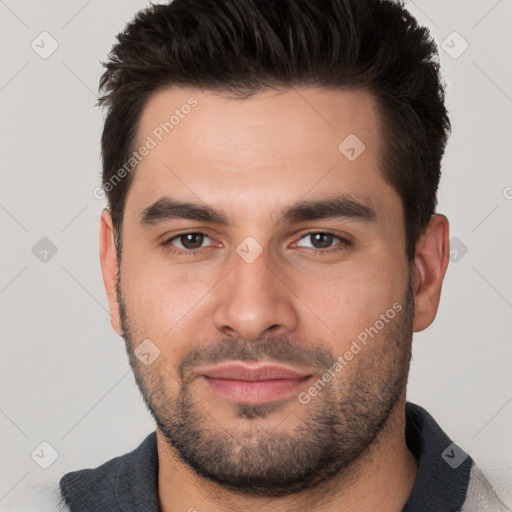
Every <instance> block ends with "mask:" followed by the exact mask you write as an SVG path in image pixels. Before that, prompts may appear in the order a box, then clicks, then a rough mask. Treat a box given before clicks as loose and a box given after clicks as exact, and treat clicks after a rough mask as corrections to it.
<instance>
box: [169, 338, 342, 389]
mask: <svg viewBox="0 0 512 512" xmlns="http://www.w3.org/2000/svg"><path fill="white" fill-rule="evenodd" d="M225 361H252V362H260V361H269V362H278V363H285V364H288V365H294V366H298V367H307V368H311V367H313V368H315V369H318V370H320V371H325V370H327V369H328V368H330V367H331V366H332V365H333V364H334V363H335V362H336V358H335V357H334V356H333V355H332V354H331V352H329V351H328V350H326V349H325V348H323V347H319V346H314V347H305V346H303V345H299V344H298V343H296V342H293V341H290V340H288V339H286V338H281V337H275V336H273V337H267V338H265V339H262V340H261V341H251V342H247V341H245V340H243V339H240V338H233V337H230V338H226V339H224V340H222V341H220V342H218V343H215V344H212V343H202V344H200V345H197V346H195V347H194V348H193V349H192V350H190V351H189V352H188V353H187V354H186V355H185V357H184V358H183V359H182V360H181V362H180V364H179V365H178V373H179V376H180V378H181V379H182V380H187V378H188V377H189V376H190V375H191V374H192V373H193V372H194V370H195V368H197V367H198V366H201V365H206V364H214V363H221V362H225Z"/></svg>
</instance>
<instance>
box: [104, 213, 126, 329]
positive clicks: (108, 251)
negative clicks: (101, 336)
mask: <svg viewBox="0 0 512 512" xmlns="http://www.w3.org/2000/svg"><path fill="white" fill-rule="evenodd" d="M99 237H100V240H99V241H100V263H101V273H102V275H103V284H104V285H105V291H106V292H107V298H108V304H109V310H110V323H111V324H112V327H113V328H114V330H115V331H116V332H117V334H119V335H120V336H121V335H122V333H123V330H122V327H121V318H120V312H119V302H118V300H117V289H116V287H117V272H118V265H117V254H116V247H115V243H114V226H113V223H112V216H111V214H110V212H109V211H108V210H107V209H104V210H103V211H102V213H101V218H100V233H99Z"/></svg>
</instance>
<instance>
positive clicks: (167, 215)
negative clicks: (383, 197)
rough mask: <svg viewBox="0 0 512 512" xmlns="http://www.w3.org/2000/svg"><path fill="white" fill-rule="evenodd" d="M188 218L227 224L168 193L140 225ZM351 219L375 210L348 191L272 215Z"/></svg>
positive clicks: (372, 215) (280, 219) (370, 216)
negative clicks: (348, 194)
mask: <svg viewBox="0 0 512 512" xmlns="http://www.w3.org/2000/svg"><path fill="white" fill-rule="evenodd" d="M177 218H179V219H188V220H195V221H200V222H209V223H213V224H219V225H223V226H229V225H230V221H229V219H228V217H226V215H225V214H224V213H223V212H222V211H220V210H218V209H216V208H213V207H211V206H207V205H203V204H199V203H193V202H188V201H180V200H177V199H173V198H170V197H168V196H165V197H162V198H161V199H159V200H158V201H156V202H155V203H153V204H152V205H150V206H148V207H147V208H145V209H144V210H143V211H142V213H141V215H140V223H141V224H142V225H143V226H155V225H157V224H160V223H162V222H165V221H168V220H172V219H177ZM336 218H344V219H353V220H358V221H361V222H372V221H375V220H376V218H377V214H376V212H375V210H374V209H372V208H371V207H370V206H368V205H367V204H364V203H363V202H361V201H359V200H357V199H355V198H353V197H351V196H347V195H337V196H329V197H326V198H322V199H315V200H309V201H302V202H300V203H296V204H294V205H292V206H291V207H289V208H288V209H286V210H284V211H282V212H280V213H279V214H278V215H277V217H275V218H274V222H275V224H284V223H294V222H295V223H297V222H301V221H308V220H319V219H336Z"/></svg>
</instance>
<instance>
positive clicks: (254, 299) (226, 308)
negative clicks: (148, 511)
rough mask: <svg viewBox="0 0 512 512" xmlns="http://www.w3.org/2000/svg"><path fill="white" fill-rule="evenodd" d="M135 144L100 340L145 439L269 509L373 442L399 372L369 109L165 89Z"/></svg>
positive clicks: (323, 93)
mask: <svg viewBox="0 0 512 512" xmlns="http://www.w3.org/2000/svg"><path fill="white" fill-rule="evenodd" d="M191 98H193V100H191ZM192 104H193V105H194V106H193V107H191V108H184V105H192ZM175 111H178V112H179V114H178V112H176V116H175V118H176V119H178V118H179V120H178V121H177V122H176V119H174V120H173V121H172V123H173V124H172V128H170V127H169V125H162V124H161V123H164V122H165V121H168V120H169V118H170V116H171V115H172V114H173V113H174V112H175ZM162 126H166V127H167V131H168V133H166V130H165V129H162ZM159 127H160V129H158V128H159ZM138 135H139V136H138V139H139V144H138V145H137V147H140V146H142V145H143V144H148V142H149V140H150V139H151V140H152V141H153V142H154V144H153V143H150V142H149V144H148V146H152V147H151V149H150V150H149V151H148V152H147V154H146V156H144V157H143V158H142V159H141V161H140V163H139V164H138V168H137V170H136V173H135V175H134V179H133V182H132V184H131V186H130V189H129V191H128V195H127V198H126V204H125V213H124V220H123V228H122V239H123V247H122V259H121V267H120V274H119V275H120V281H119V283H118V290H119V296H118V297H117V299H118V301H119V305H120V307H119V310H118V313H119V323H120V326H121V327H120V328H118V332H119V333H120V334H122V335H123V337H124V339H125V341H126V344H127V350H128V353H129V357H130V363H131V365H132V367H133V370H134V372H135V375H136V379H137V382H138V384H139V387H140V389H141V391H142V394H143V396H144V399H145V401H146V404H147V405H148V407H149V409H150V411H151V412H152V414H153V416H154V418H155V420H156V422H157V425H158V428H159V429H160V431H161V433H162V434H163V436H165V439H166V441H167V442H168V443H169V446H170V447H172V450H173V451H174V452H175V453H176V454H177V455H178V456H179V457H180V458H181V459H182V460H183V461H185V462H186V463H187V464H188V465H189V466H190V467H191V468H193V469H194V470H195V471H196V472H197V473H198V474H200V475H202V476H204V477H206V478H208V479H211V480H213V481H215V482H218V483H220V484H221V485H224V486H226V487H228V488H236V489H239V490H243V491H245V492H252V493H258V494H266V495H273V496H277V495H282V494H286V493H290V492H296V491H298V490H301V489H304V488H305V487H308V486H313V485H316V484H318V483H319V482H320V481H322V480H325V479H328V478H329V477H331V476H333V475H335V474H338V473H339V472H340V471H342V470H343V469H344V468H346V467H347V466H349V465H350V463H351V462H352V461H354V460H355V459H357V458H358V457H359V456H360V455H361V454H362V453H364V452H365V450H367V448H368V447H369V446H370V445H371V443H372V442H373V441H374V440H375V438H376V437H377V436H378V434H379V432H381V431H382V429H383V427H384V425H385V423H386V420H387V419H388V417H389V415H390V413H391V411H392V410H393V408H394V406H395V405H396V404H397V403H398V401H399V399H400V398H401V397H403V392H404V389H405V385H406V380H407V372H408V367H409V360H410V345H411V337H412V318H413V309H414V306H413V298H412V292H411V286H410V280H409V276H410V272H409V264H408V262H407V259H406V254H405V228H404V221H403V210H402V206H401V202H400V198H399V197H398V195H397V193H396V192H395V191H394V189H392V188H391V186H390V185H389V184H388V183H387V182H386V181H385V180H384V179H383V177H382V172H381V165H380V155H381V144H382V143H383V137H382V134H381V133H380V131H379V119H378V117H377V109H376V104H375V102H374V99H373V98H372V96H370V95H369V94H367V93H365V92H362V91H340V90H338V91H333V90H326V89H308V88H304V89H300V90H285V91H281V92H279V93H277V92H275V91H273V92H265V93H259V94H257V95H255V96H253V97H251V98H249V99H244V100H240V99H229V98H227V97H225V96H222V95H220V94H219V93H213V92H210V91H207V92H204V91H200V90H198V89H192V88H170V89H167V90H164V91H160V92H158V93H156V94H154V95H153V96H152V97H151V98H150V101H149V102H148V104H147V105H146V107H145V109H144V112H143V115H142V118H141V123H140V126H139V132H138ZM347 137H348V139H347ZM344 141H345V142H344ZM363 145H364V146H363ZM114 314H115V313H114ZM144 340H146V341H144ZM141 343H142V345H140V344H141ZM139 345H140V346H139ZM141 353H142V354H145V355H143V356H142V357H141ZM137 355H139V357H140V359H139V357H137ZM153 359H154V360H153ZM297 447H300V448H299V449H297Z"/></svg>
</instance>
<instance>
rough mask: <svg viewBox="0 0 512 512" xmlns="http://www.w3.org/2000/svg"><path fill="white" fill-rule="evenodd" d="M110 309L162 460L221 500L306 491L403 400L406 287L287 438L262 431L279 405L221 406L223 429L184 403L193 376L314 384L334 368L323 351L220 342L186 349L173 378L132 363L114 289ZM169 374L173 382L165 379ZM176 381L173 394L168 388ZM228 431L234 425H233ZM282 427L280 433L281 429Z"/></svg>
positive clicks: (363, 443) (350, 458)
mask: <svg viewBox="0 0 512 512" xmlns="http://www.w3.org/2000/svg"><path fill="white" fill-rule="evenodd" d="M118 300H119V306H120V316H121V322H122V327H123V338H124V340H125V342H126V350H127V353H128V357H129V361H130V366H131V368H132V370H133V372H134V375H135V379H136V382H137V385H138V387H139V389H140V391H141V393H142V397H143V399H144V403H145V404H146V407H147V408H148V410H149V411H150V413H151V415H152V416H153V418H154V420H155V422H156V424H157V426H158V428H159V430H160V431H161V432H162V434H163V436H164V438H165V440H166V442H167V443H168V445H169V446H170V447H171V449H172V451H173V452H174V453H175V454H176V455H178V457H179V458H180V459H181V460H182V461H183V462H185V463H186V464H187V465H188V466H189V467H190V468H191V469H193V470H194V472H195V473H196V474H197V475H199V476H200V477H203V478H205V479H207V480H210V481H212V482H215V483H217V484H219V485H221V486H223V487H224V488H226V489H229V490H231V491H236V492H240V493H243V494H247V495H255V496H256V495H257V496H267V497H280V496H285V495H290V494H294V493H298V492H301V491H303V490H305V489H310V488H313V487H316V486H318V485H319V484H321V483H323V482H326V481H328V480H330V479H332V478H333V477H334V476H336V475H339V474H340V473H342V472H343V471H344V470H346V469H347V468H349V467H350V466H351V465H352V464H353V463H354V462H355V461H356V460H357V459H359V458H360V457H361V456H362V455H363V454H364V453H365V452H367V450H368V449H369V448H370V446H371V445H372V444H373V443H374V442H378V436H379V433H381V432H382V431H383V430H384V428H385V426H386V423H387V421H388V419H389V418H390V415H391V413H392V411H393V410H394V408H395V407H396V406H397V404H398V403H399V402H400V400H401V399H402V397H403V396H404V394H405V389H406V385H407V378H408V373H409V365H410V359H411V342H412V332H413V329H412V321H413V316H414V300H413V293H412V288H411V286H410V284H409V287H408V289H407V292H406V294H405V297H404V301H403V302H402V303H401V304H403V309H402V312H401V313H400V314H398V315H397V316H396V317H395V318H393V319H392V320H390V321H389V323H387V324H385V326H384V328H383V329H382V330H381V331H380V332H379V333H378V335H376V336H375V338H373V337H372V339H369V341H368V343H367V345H365V346H364V347H362V349H361V353H360V354H359V353H358V354H357V355H355V357H354V360H353V361H351V362H348V363H347V365H346V366H345V367H343V369H342V370H341V371H339V372H338V374H337V375H336V376H335V378H333V379H332V381H331V382H329V383H328V384H326V385H325V387H324V388H323V389H322V390H321V391H318V394H317V395H316V396H314V397H311V400H310V401H309V403H307V404H305V405H301V404H300V403H299V401H298V400H297V405H296V406H294V407H295V409H293V410H292V411H291V412H290V413H288V417H289V416H290V415H291V414H293V413H294V412H296V409H297V408H298V409H299V411H300V414H299V417H300V418H299V420H298V421H297V420H295V421H294V422H293V423H294V426H293V428H289V429H286V428H284V427H286V421H287V418H288V417H287V416H286V415H285V414H284V413H283V411H281V414H282V415H283V418H282V420H281V423H279V424H278V425H277V426H274V427H271V426H270V425H269V424H268V422H265V421H262V420H264V419H265V418H267V417H268V416H271V415H272V414H273V413H274V412H275V411H279V409H284V407H286V405H287V404H289V400H286V399H285V400H283V401H275V402H271V403H264V404H242V403H235V404H231V406H232V412H233V415H234V416H235V421H232V423H231V424H226V421H225V420H224V421H220V420H218V419H217V418H216V417H215V416H214V412H212V411H210V410H208V408H207V407H206V404H204V401H203V402H202V401H201V400H199V399H198V398H196V397H195V396H194V393H193V390H191V385H192V384H193V382H194V379H193V378H192V374H193V369H194V368H195V367H197V366H198V365H200V364H204V363H207V364H211V363H217V362H221V361H254V362H256V361H271V362H282V363H286V364H294V365H296V366H298V367H301V366H302V367H308V368H310V367H312V366H313V367H314V368H315V369H318V375H319V376H322V374H324V373H325V372H326V371H327V370H328V369H329V368H331V369H332V367H333V365H334V364H336V361H337V359H336V357H335V356H334V355H333V354H332V353H331V352H330V351H329V350H326V349H325V348H323V347H320V346H315V347H305V346H303V345H299V344H297V343H296V342H293V341H290V340H289V339H286V338H281V337H266V338H265V339H262V340H261V341H256V342H245V341H244V340H242V339H239V338H226V339H225V340H223V341H222V342H220V343H215V344H213V343H203V344H198V345H196V346H195V347H194V348H192V349H191V350H190V351H189V352H188V353H186V354H185V356H184V357H183V358H182V359H181V361H179V362H178V364H177V365H176V366H175V367H174V368H172V369H171V368H165V367H164V365H163V362H162V359H164V358H163V357H160V358H159V359H157V360H156V361H155V362H153V363H152V364H151V365H150V366H147V367H146V366H144V365H142V364H141V363H140V362H139V361H138V359H137V358H136V356H135V354H134V349H135V348H136V345H137V344H138V343H139V342H140V341H141V340H142V338H141V337H136V336H134V333H133V331H132V329H131V325H130V320H129V319H130V315H129V314H128V311H127V308H126V304H125V302H124V301H123V298H122V293H121V289H120V286H119V282H118ZM173 370H174V372H173ZM173 381H177V384H178V386H179V389H178V391H177V392H176V391H174V390H171V389H170V386H169V383H172V382H173ZM235 424H236V425H235ZM281 427H282V428H281Z"/></svg>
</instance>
